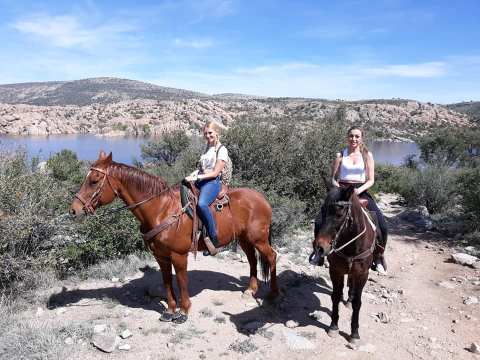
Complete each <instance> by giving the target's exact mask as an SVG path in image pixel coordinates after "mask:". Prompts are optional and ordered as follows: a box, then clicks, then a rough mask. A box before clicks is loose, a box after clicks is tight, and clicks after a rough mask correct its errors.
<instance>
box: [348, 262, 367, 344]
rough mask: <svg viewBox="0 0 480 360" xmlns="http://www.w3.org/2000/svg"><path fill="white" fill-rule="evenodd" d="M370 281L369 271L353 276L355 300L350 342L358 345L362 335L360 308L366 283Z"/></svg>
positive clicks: (353, 301)
mask: <svg viewBox="0 0 480 360" xmlns="http://www.w3.org/2000/svg"><path fill="white" fill-rule="evenodd" d="M367 279H368V271H367V272H366V273H361V274H358V275H355V276H352V289H353V299H352V309H353V312H352V323H351V328H352V333H351V334H350V342H351V343H357V342H358V341H359V340H360V335H359V333H358V328H359V323H358V320H359V316H360V308H361V307H362V291H363V287H364V286H365V283H366V282H367Z"/></svg>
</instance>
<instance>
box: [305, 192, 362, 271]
mask: <svg viewBox="0 0 480 360" xmlns="http://www.w3.org/2000/svg"><path fill="white" fill-rule="evenodd" d="M354 194H355V192H354V188H353V187H351V186H350V187H346V188H344V187H340V188H339V187H332V188H331V189H330V190H329V192H328V194H327V197H326V199H325V203H324V205H323V207H324V210H323V211H325V215H324V219H322V220H323V221H322V224H321V226H320V228H319V229H318V231H317V233H316V234H315V239H314V240H313V253H312V254H311V255H310V258H309V261H310V263H311V264H312V265H318V264H319V263H320V261H321V258H322V257H324V256H328V255H329V254H330V253H331V252H332V250H333V249H334V248H335V242H336V240H337V237H338V234H339V233H340V232H341V231H342V230H343V228H344V226H345V225H346V224H347V222H349V218H350V216H351V205H352V197H354V196H355V195H354Z"/></svg>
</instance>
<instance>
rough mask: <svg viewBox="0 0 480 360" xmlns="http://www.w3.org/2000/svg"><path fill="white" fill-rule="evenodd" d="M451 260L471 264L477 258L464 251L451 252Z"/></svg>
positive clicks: (461, 263)
mask: <svg viewBox="0 0 480 360" xmlns="http://www.w3.org/2000/svg"><path fill="white" fill-rule="evenodd" d="M452 260H453V261H454V262H455V263H456V264H460V265H468V266H472V265H473V264H474V263H475V262H476V261H478V258H477V257H475V256H472V255H468V254H465V253H455V254H452Z"/></svg>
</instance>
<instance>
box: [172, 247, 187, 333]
mask: <svg viewBox="0 0 480 360" xmlns="http://www.w3.org/2000/svg"><path fill="white" fill-rule="evenodd" d="M172 262H173V266H174V267H175V274H176V276H177V284H178V288H179V289H180V312H178V313H176V314H175V317H174V318H173V322H175V323H177V324H181V323H184V322H185V321H187V319H188V312H189V311H190V307H191V306H192V303H191V301H190V295H189V293H188V273H187V264H188V253H186V254H175V253H174V254H172Z"/></svg>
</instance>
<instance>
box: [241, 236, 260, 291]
mask: <svg viewBox="0 0 480 360" xmlns="http://www.w3.org/2000/svg"><path fill="white" fill-rule="evenodd" d="M239 243H240V247H241V248H242V250H243V252H244V253H245V255H247V259H248V264H249V265H250V280H249V283H248V288H247V290H245V292H244V294H246V295H252V296H253V295H255V294H256V293H257V290H258V278H257V257H256V256H255V248H254V247H253V245H252V244H250V243H249V242H246V241H244V240H241V241H239Z"/></svg>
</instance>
